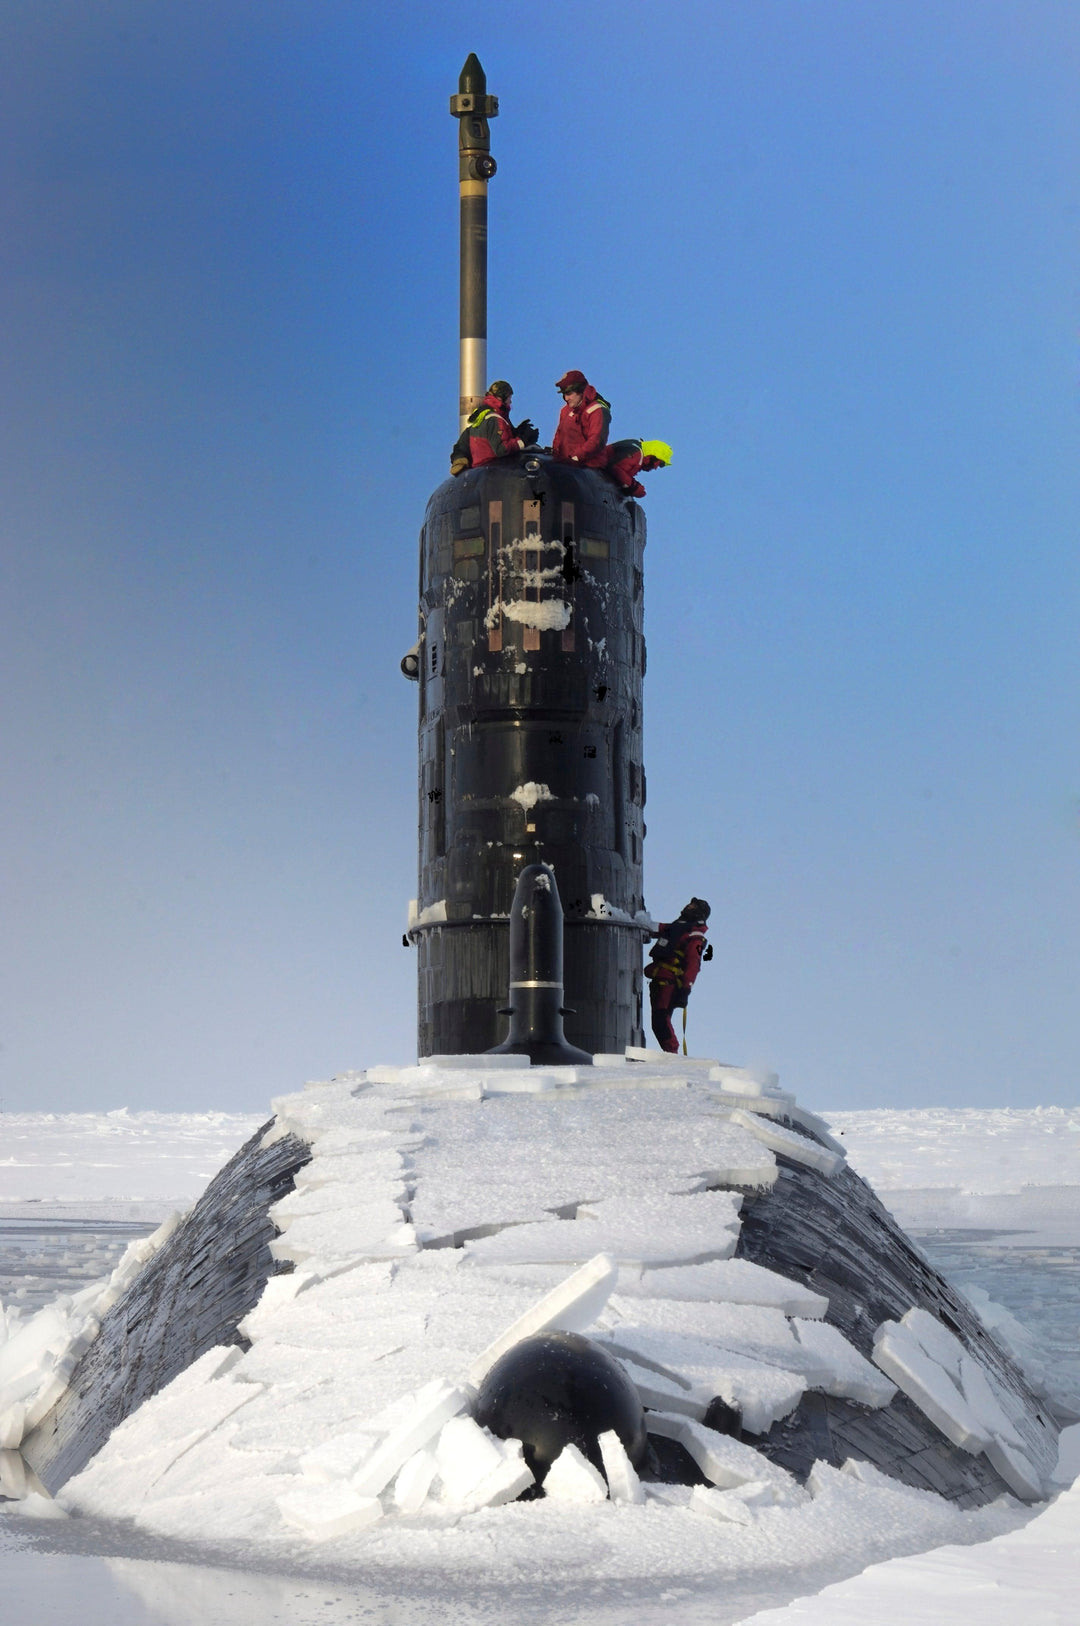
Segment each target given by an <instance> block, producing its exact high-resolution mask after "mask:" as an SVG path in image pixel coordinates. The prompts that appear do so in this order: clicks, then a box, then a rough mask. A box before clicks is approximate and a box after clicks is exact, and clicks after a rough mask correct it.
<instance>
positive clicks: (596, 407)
mask: <svg viewBox="0 0 1080 1626" xmlns="http://www.w3.org/2000/svg"><path fill="white" fill-rule="evenodd" d="M610 427H611V402H610V401H605V400H604V397H603V396H602V395H598V394H597V392H596V390H595V389H594V388H593V386H592V385H591V384H586V386H585V388H584V390H583V391H582V394H581V400H580V402H579V403H578V405H577V406H576V407H572V406H570V405H569V404H567V405H566V406H564V407H563V409H562V411H561V412H560V413H559V426H558V428H557V429H556V431H555V439H554V440H553V441H552V443H551V450H552V452H553V453H554V455H555V456H556V457H557V458H558V459H559V461H560V462H562V463H580V464H582V465H583V466H584V467H585V468H587V469H602V468H603V467H604V465H605V463H606V462H607V453H606V451H605V448H606V446H607V437H608V430H609V428H610Z"/></svg>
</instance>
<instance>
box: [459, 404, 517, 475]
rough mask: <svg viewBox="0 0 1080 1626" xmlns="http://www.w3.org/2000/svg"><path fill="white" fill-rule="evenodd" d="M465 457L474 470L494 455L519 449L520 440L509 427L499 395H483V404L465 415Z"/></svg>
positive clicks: (498, 455) (497, 455)
mask: <svg viewBox="0 0 1080 1626" xmlns="http://www.w3.org/2000/svg"><path fill="white" fill-rule="evenodd" d="M468 432H469V456H470V457H471V458H472V466H473V468H474V469H477V468H479V467H480V465H481V463H493V462H494V461H495V459H496V458H497V457H506V456H507V454H508V453H510V452H520V451H521V447H522V443H521V441H520V440H518V438H517V436H516V435H515V434H514V432H513V430H512V429H511V427H510V420H509V418H508V417H507V416H506V403H505V401H503V399H502V397H501V396H498V395H485V396H484V404H483V406H481V407H477V409H476V411H475V412H474V413H473V414H472V415H471V417H470V418H469V423H468Z"/></svg>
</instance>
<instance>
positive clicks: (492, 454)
mask: <svg viewBox="0 0 1080 1626" xmlns="http://www.w3.org/2000/svg"><path fill="white" fill-rule="evenodd" d="M513 399H514V391H513V386H512V385H510V384H508V383H507V382H506V379H505V378H497V379H496V380H495V382H494V384H490V385H489V386H488V392H487V394H486V395H485V396H484V399H483V401H482V403H481V404H480V406H478V407H477V408H476V410H475V411H474V412H471V413H470V414H469V421H468V423H467V424H466V425H465V428H464V429H463V430H462V431H461V434H460V435H459V436H458V439H457V441H456V443H455V445H454V449H453V451H452V452H451V453H450V472H451V474H464V472H465V470H466V469H469V468H472V469H477V468H479V467H480V465H481V464H482V463H493V462H494V461H495V459H496V458H497V457H509V456H510V455H511V453H513V452H523V451H524V450H525V448H526V446H535V445H536V442H537V440H538V439H539V438H540V435H539V430H538V429H537V428H536V425H535V424H533V423H531V422H530V421H529V419H528V418H523V419H522V421H521V422H520V423H519V424H518V426H517V428H516V429H515V428H512V427H511V424H510V403H511V401H512V400H513Z"/></svg>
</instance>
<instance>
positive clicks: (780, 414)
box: [0, 0, 1080, 1111]
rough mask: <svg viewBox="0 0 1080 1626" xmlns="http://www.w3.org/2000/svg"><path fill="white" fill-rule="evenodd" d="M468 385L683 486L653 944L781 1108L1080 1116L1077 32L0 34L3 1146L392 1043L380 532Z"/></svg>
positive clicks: (400, 700)
mask: <svg viewBox="0 0 1080 1626" xmlns="http://www.w3.org/2000/svg"><path fill="white" fill-rule="evenodd" d="M474 49H475V50H476V51H477V52H478V53H479V54H480V57H481V59H482V61H483V63H484V66H485V68H486V70H487V74H488V82H489V88H490V89H491V90H493V91H494V92H495V93H496V94H497V95H499V97H500V98H501V103H502V113H501V115H500V117H499V118H498V120H496V121H495V122H494V124H493V127H492V128H493V150H494V152H495V155H496V157H497V159H498V161H499V173H498V175H497V177H496V179H495V181H494V182H493V183H492V188H491V232H492V247H491V312H490V348H489V356H490V361H491V370H492V372H493V374H500V375H503V376H506V377H509V378H510V379H511V380H512V381H513V383H514V385H515V388H516V392H517V394H516V401H515V405H516V407H518V408H519V409H520V410H521V411H523V412H528V413H529V414H530V415H531V416H532V417H533V418H535V419H536V421H537V422H538V423H539V424H540V426H541V428H542V429H543V431H544V433H545V436H548V435H550V432H551V429H552V428H553V426H554V421H555V415H556V414H555V407H556V403H557V396H556V394H555V391H554V389H553V387H552V386H553V381H554V379H555V378H556V377H558V376H559V374H560V373H561V372H562V371H563V370H564V369H565V368H566V367H569V366H578V367H581V368H583V369H584V370H585V371H586V372H587V373H588V374H589V376H590V377H591V378H593V379H594V380H595V381H596V382H597V383H598V384H599V385H600V387H601V388H602V389H603V391H604V393H605V394H606V395H608V396H609V397H610V399H611V400H612V401H613V403H614V421H613V433H614V434H616V435H629V434H637V435H642V434H643V435H646V436H657V437H661V438H663V439H665V440H668V441H669V442H670V443H671V444H672V445H673V447H674V448H675V460H674V463H673V465H672V467H671V469H670V470H668V471H666V472H663V473H660V474H657V475H654V476H653V477H652V478H651V481H650V483H649V484H650V489H649V496H648V499H647V503H646V510H647V514H648V519H649V527H650V537H649V548H648V553H647V567H648V573H647V585H646V617H647V634H648V641H649V668H648V677H647V680H646V767H647V771H648V777H649V806H648V809H647V819H648V826H649V837H648V840H647V842H646V901H647V902H648V904H649V905H650V907H651V908H652V910H653V912H654V913H655V914H657V915H658V916H660V917H666V916H667V915H669V914H670V913H671V912H673V911H674V910H675V909H677V908H678V907H679V906H680V905H681V903H682V902H684V901H685V898H686V897H687V896H688V895H689V894H690V893H691V892H696V893H698V894H699V895H703V896H706V897H708V898H710V899H711V901H712V903H713V906H714V915H713V920H714V931H713V936H714V939H715V942H716V958H715V959H714V961H713V962H712V964H711V965H710V966H708V967H706V968H705V970H704V972H703V974H702V978H701V982H700V983H699V988H698V991H697V992H696V993H695V996H694V1000H693V1003H692V1006H691V1011H690V1037H691V1042H692V1047H693V1048H694V1049H695V1050H696V1051H697V1052H698V1053H699V1054H700V1053H705V1054H711V1055H719V1056H721V1057H722V1058H723V1059H725V1060H730V1061H750V1062H757V1063H768V1064H770V1065H772V1066H775V1067H777V1068H778V1069H779V1071H780V1073H781V1075H782V1077H783V1079H784V1081H785V1083H787V1084H788V1085H789V1086H790V1087H792V1088H794V1089H795V1090H796V1091H797V1092H798V1093H799V1095H800V1097H801V1098H802V1099H804V1100H805V1101H807V1102H808V1103H809V1104H812V1105H816V1106H819V1107H829V1106H836V1107H840V1106H846V1107H852V1106H876V1105H894V1106H903V1105H919V1104H928V1103H937V1104H949V1105H1017V1106H1020V1105H1029V1104H1032V1103H1034V1102H1046V1103H1049V1102H1073V1101H1075V1100H1076V1098H1077V1087H1078V1082H1080V1080H1078V1063H1080V1016H1078V1000H1077V973H1078V962H1080V881H1078V870H1080V762H1078V758H1077V741H1078V737H1080V731H1078V723H1080V718H1078V715H1077V714H1078V709H1080V708H1078V694H1080V684H1078V678H1080V671H1078V668H1080V657H1078V640H1077V633H1076V628H1077V613H1078V609H1080V592H1078V587H1080V583H1078V563H1077V547H1076V541H1077V530H1078V524H1077V522H1078V518H1080V488H1078V458H1077V451H1078V446H1077V441H1078V430H1080V415H1078V399H1080V398H1078V388H1077V382H1078V381H1077V363H1078V343H1077V340H1078V326H1080V315H1078V293H1080V277H1078V271H1077V235H1078V227H1080V157H1078V155H1080V99H1078V98H1077V95H1076V85H1077V83H1078V82H1080V11H1078V10H1077V8H1076V7H1075V6H1074V5H1072V4H1071V3H1063V4H1055V3H1045V0H1023V3H1017V4H1012V3H998V0H981V3H980V4H979V5H977V6H973V5H971V4H970V3H967V0H965V3H952V0H934V3H932V4H923V3H921V0H895V3H894V0H889V3H875V0H852V3H833V0H820V3H809V0H802V3H789V0H752V3H751V0H738V3H729V0H713V3H711V4H708V5H698V4H693V3H683V4H679V3H676V4H674V5H672V6H669V7H666V8H659V9H658V8H656V7H655V6H647V5H642V4H638V3H637V0H620V3H619V4H610V3H607V0H600V3H593V4H591V5H589V6H587V7H583V6H580V5H576V6H573V5H569V4H564V3H563V0H553V3H548V4H546V5H543V6H538V7H532V8H521V7H515V8H503V9H502V10H500V11H498V13H497V14H495V15H492V14H491V11H490V9H489V11H487V12H485V13H484V14H483V16H482V17H481V15H480V14H479V13H476V11H475V8H456V7H455V8H452V7H450V6H447V5H445V4H438V5H435V4H420V3H408V0H405V3H402V4H399V5H398V6H396V7H394V8H390V7H387V6H383V5H379V6H375V5H371V4H368V3H363V0H258V3H255V0H245V3H241V0H214V3H213V4H202V3H200V0H184V3H179V0H154V3H152V4H147V3H146V0H116V3H109V0H79V3H78V4H65V3H54V0H35V3H34V4H33V5H29V4H25V3H23V0H6V3H3V4H0V208H2V218H3V221H4V226H3V231H2V233H0V304H2V311H3V323H2V339H0V343H2V355H0V410H2V414H3V434H2V437H0V439H2V445H0V481H2V504H0V527H2V529H0V719H2V722H0V726H2V734H3V741H4V745H3V770H2V788H0V830H2V854H3V857H2V869H0V907H2V917H3V931H2V945H0V955H2V965H0V972H2V988H0V1045H2V1049H0V1104H2V1106H3V1108H4V1109H6V1110H9V1111H11V1110H57V1111H60V1110H73V1109H78V1108H80V1107H82V1108H85V1109H87V1110H90V1109H100V1108H111V1107H115V1106H119V1105H122V1104H126V1105H128V1106H130V1107H132V1108H133V1109H134V1108H137V1107H159V1108H161V1109H163V1110H182V1109H185V1108H188V1109H191V1110H202V1109H205V1108H210V1107H221V1108H242V1107H243V1108H251V1109H258V1108H260V1107H261V1106H262V1105H263V1104H264V1103H265V1102H266V1101H267V1100H268V1099H269V1097H271V1096H272V1095H274V1094H275V1093H278V1092H281V1091H283V1090H287V1089H290V1088H293V1087H295V1086H296V1084H297V1083H298V1082H299V1081H300V1080H301V1079H303V1078H305V1077H319V1076H325V1075H326V1074H327V1073H328V1072H330V1071H333V1070H337V1069H340V1068H343V1067H350V1066H363V1065H364V1064H366V1063H371V1062H374V1061H380V1060H381V1061H389V1060H397V1059H407V1058H408V1057H409V1055H410V1053H411V1047H412V1043H413V1036H414V976H415V960H414V957H413V955H412V953H411V952H406V951H405V950H403V949H402V948H401V947H400V934H401V931H402V929H403V925H404V919H405V912H406V907H407V901H408V899H409V897H410V896H411V895H412V894H413V892H414V891H415V702H416V693H415V689H414V688H413V687H412V686H411V685H408V684H407V683H405V681H404V680H403V679H402V678H401V677H400V675H399V672H398V660H399V657H400V655H401V654H402V652H403V651H404V650H405V649H406V648H407V647H408V646H409V644H411V643H412V641H413V638H414V636H415V597H416V537H417V532H418V529H419V526H420V522H421V519H422V516H423V508H424V503H425V501H426V498H427V495H428V493H429V492H430V490H431V489H432V488H433V487H434V486H435V485H436V484H438V482H439V481H440V480H441V479H442V478H443V476H444V472H445V469H446V457H447V451H448V447H449V445H450V443H451V441H452V440H453V437H454V434H455V432H456V421H455V410H456V394H457V380H456V364H457V363H456V356H457V345H456V340H457V334H456V322H457V304H456V301H457V260H456V256H457V199H456V145H455V143H456V126H455V124H454V121H453V120H452V119H451V118H450V116H449V113H448V98H449V96H450V94H451V92H452V91H453V90H454V89H455V88H456V79H457V74H458V71H459V69H460V66H461V63H462V61H463V60H464V57H465V55H466V54H467V53H468V51H470V50H474Z"/></svg>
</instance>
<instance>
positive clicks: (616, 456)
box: [605, 440, 671, 497]
mask: <svg viewBox="0 0 1080 1626" xmlns="http://www.w3.org/2000/svg"><path fill="white" fill-rule="evenodd" d="M605 450H606V451H607V454H608V461H607V467H606V472H607V473H608V474H610V475H611V478H612V479H613V480H614V481H615V483H616V484H617V485H620V486H622V488H623V490H624V491H628V492H629V493H630V495H631V497H644V495H645V487H644V486H643V485H642V483H641V481H640V480H639V479H638V475H639V474H640V473H641V470H642V469H666V468H667V466H668V464H669V463H670V462H671V447H670V446H669V445H668V444H667V442H666V441H663V440H616V441H613V442H612V444H611V445H610V446H608V447H606V448H605Z"/></svg>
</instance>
